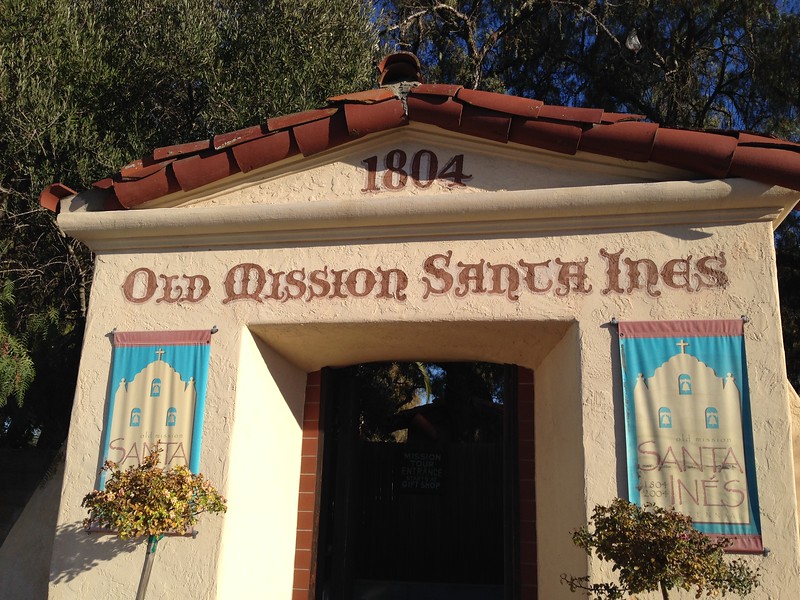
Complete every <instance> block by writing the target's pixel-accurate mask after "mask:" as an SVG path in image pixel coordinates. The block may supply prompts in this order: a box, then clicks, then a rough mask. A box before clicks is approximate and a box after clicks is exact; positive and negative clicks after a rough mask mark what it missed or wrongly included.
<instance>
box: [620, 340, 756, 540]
mask: <svg viewBox="0 0 800 600" xmlns="http://www.w3.org/2000/svg"><path fill="white" fill-rule="evenodd" d="M676 345H677V346H678V348H679V352H678V353H677V354H675V355H674V356H673V357H672V358H670V359H669V360H668V361H667V362H665V363H664V364H662V365H661V366H660V367H658V368H657V369H656V370H655V372H654V373H653V375H652V377H650V378H649V379H645V378H644V376H643V375H642V374H641V373H640V374H639V377H638V380H637V382H636V386H635V388H634V403H635V410H636V437H637V449H638V472H639V490H640V498H641V502H642V503H646V502H652V503H654V504H656V505H658V506H663V507H668V506H674V507H675V508H676V509H677V510H679V511H680V512H683V513H685V514H688V515H690V516H691V517H692V519H693V520H694V521H695V522H696V523H712V524H713V523H737V524H745V523H748V522H749V520H750V516H749V514H750V511H749V505H748V497H749V495H748V490H747V474H746V472H745V452H744V443H743V436H742V411H741V392H740V390H739V388H738V387H737V384H736V381H735V380H734V377H733V375H731V374H730V373H726V374H725V375H724V376H722V377H718V376H717V374H716V373H715V372H714V370H713V369H712V368H711V367H709V366H708V365H706V364H705V363H703V362H702V361H701V360H699V359H698V358H697V357H695V356H693V355H692V354H691V353H690V350H691V344H690V343H689V342H687V341H686V340H681V341H680V342H678V343H677V344H676Z"/></svg>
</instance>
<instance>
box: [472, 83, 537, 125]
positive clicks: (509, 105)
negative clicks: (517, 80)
mask: <svg viewBox="0 0 800 600" xmlns="http://www.w3.org/2000/svg"><path fill="white" fill-rule="evenodd" d="M456 99H457V100H459V101H461V102H464V103H466V104H472V105H473V106H479V107H481V108H488V109H490V110H495V111H497V112H503V113H508V114H511V115H516V116H519V117H527V118H529V119H535V118H536V117H538V116H539V110H540V109H541V108H542V106H543V105H544V102H542V101H541V100H531V99H530V98H521V97H520V96H508V95H506V94H493V93H491V92H482V91H480V90H470V89H467V88H461V89H460V90H458V93H457V94H456Z"/></svg>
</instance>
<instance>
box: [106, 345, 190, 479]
mask: <svg viewBox="0 0 800 600" xmlns="http://www.w3.org/2000/svg"><path fill="white" fill-rule="evenodd" d="M163 354H164V350H163V349H161V348H159V349H158V350H156V351H155V355H156V356H155V360H153V361H152V362H150V363H149V364H148V365H147V366H146V367H145V368H144V369H143V370H141V371H139V372H138V373H137V374H136V375H135V376H134V377H133V379H132V380H131V381H126V380H125V379H124V378H123V379H121V380H120V382H119V387H118V388H117V392H116V395H115V396H114V415H113V420H112V431H111V441H110V443H109V448H108V454H107V456H108V459H109V460H112V461H114V462H117V463H119V465H120V466H121V467H123V468H125V467H128V466H130V465H134V464H138V463H139V462H140V461H141V460H142V459H143V458H144V457H145V456H147V455H148V454H149V453H150V451H151V449H152V448H153V447H154V446H155V445H156V444H157V443H159V442H160V445H161V448H162V450H163V453H162V455H161V461H162V462H163V463H165V464H166V465H167V466H175V465H188V464H189V457H190V455H191V444H192V430H193V427H194V416H195V404H196V402H197V389H196V387H195V381H194V378H193V377H190V378H189V381H188V382H187V381H184V380H183V379H182V378H181V375H180V373H178V372H177V371H176V370H175V369H174V368H173V367H172V365H170V364H169V363H167V362H165V361H164V360H163Z"/></svg>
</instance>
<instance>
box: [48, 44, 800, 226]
mask: <svg viewBox="0 0 800 600" xmlns="http://www.w3.org/2000/svg"><path fill="white" fill-rule="evenodd" d="M412 60H413V61H414V62H416V64H417V69H416V73H417V74H418V72H419V69H418V64H419V63H418V62H417V59H416V57H413V55H406V54H404V53H400V54H394V55H390V56H388V57H386V58H385V59H384V60H383V62H382V63H381V70H382V73H381V78H380V80H381V82H383V83H384V85H383V86H382V87H379V88H377V89H373V90H367V91H362V92H355V93H352V94H344V95H341V96H335V97H333V98H329V99H328V102H327V106H325V107H324V108H320V109H316V110H310V111H306V112H301V113H295V114H291V115H286V116H282V117H276V118H272V119H269V120H268V121H267V122H266V123H264V124H261V125H256V126H253V127H248V128H245V129H240V130H238V131H232V132H230V133H225V134H222V135H217V136H214V137H213V138H212V139H208V140H201V141H197V142H190V143H187V144H179V145H176V146H167V147H165V148H157V149H156V150H155V151H154V152H153V154H152V156H148V157H145V158H143V159H141V160H137V161H134V162H132V163H131V164H129V165H126V166H125V167H123V168H122V169H121V170H120V171H119V172H118V173H115V174H114V175H112V176H111V177H108V178H106V179H102V180H100V181H97V182H95V183H94V184H93V188H95V189H99V190H104V191H105V200H104V209H105V210H118V209H129V208H134V207H136V206H139V205H141V204H143V203H145V202H148V201H150V200H155V199H157V198H161V197H163V196H166V195H168V194H172V193H175V192H179V191H181V190H183V191H186V192H188V191H191V190H194V189H197V188H200V187H202V186H204V185H207V184H210V183H213V182H215V181H218V180H220V179H223V178H225V177H228V176H230V175H233V174H235V173H239V172H245V173H246V172H248V171H251V170H253V169H257V168H259V167H264V166H266V165H270V164H272V163H276V162H278V161H281V160H283V159H286V158H289V157H291V156H295V155H298V154H302V155H303V156H312V155H314V154H318V153H320V152H323V151H325V150H328V149H330V148H334V147H337V146H341V145H342V144H347V143H350V142H353V141H355V140H357V139H359V138H361V137H363V136H365V135H368V134H372V133H378V132H383V131H387V130H390V129H393V128H396V127H403V126H405V125H408V124H409V123H412V122H414V123H426V124H428V125H434V126H436V127H441V128H442V129H446V130H450V131H456V132H459V133H462V134H466V135H470V136H475V137H477V138H483V139H487V140H492V141H495V142H501V143H508V142H513V143H517V144H522V145H523V146H529V147H532V148H540V149H544V150H550V151H552V152H558V153H562V154H567V155H574V154H575V153H576V152H578V151H582V152H590V153H593V154H600V155H603V156H607V157H611V158H618V159H624V160H630V161H638V162H648V161H649V162H654V163H659V164H662V165H668V166H671V167H677V168H680V169H685V170H687V171H689V172H692V173H696V174H697V176H698V178H702V179H725V178H732V177H743V178H746V179H751V180H754V181H758V182H761V183H766V184H770V185H779V186H782V187H786V188H790V189H794V190H800V144H795V143H792V142H787V141H783V140H780V139H776V138H773V137H768V136H763V135H754V134H751V133H746V132H741V131H711V130H705V131H698V130H688V129H676V128H670V127H661V126H659V125H658V124H657V123H650V122H647V121H645V120H644V119H643V117H642V116H640V115H631V114H620V113H608V112H605V111H603V110H602V109H599V108H573V107H567V106H550V105H546V104H544V103H543V102H541V101H539V100H533V99H529V98H522V97H518V96H509V95H505V94H498V93H492V92H484V91H478V90H472V89H467V88H464V87H462V86H459V85H448V84H424V83H419V82H418V81H417V82H408V81H403V80H400V81H399V82H396V81H397V80H396V79H394V78H392V76H391V73H390V71H391V70H392V69H394V70H395V72H397V71H398V69H399V71H400V72H401V73H402V74H403V75H406V74H407V73H409V71H410V72H412V73H413V72H414V68H413V67H412V68H411V69H409V63H411V61H412ZM74 193H75V192H74V191H73V190H71V189H69V188H68V187H66V186H64V185H62V184H59V183H56V184H52V185H50V186H48V187H47V188H45V189H44V191H42V193H41V195H40V198H39V201H40V203H41V205H42V206H44V207H46V208H49V209H50V210H53V211H57V210H58V206H59V200H60V199H61V198H64V197H66V196H69V195H72V194H74Z"/></svg>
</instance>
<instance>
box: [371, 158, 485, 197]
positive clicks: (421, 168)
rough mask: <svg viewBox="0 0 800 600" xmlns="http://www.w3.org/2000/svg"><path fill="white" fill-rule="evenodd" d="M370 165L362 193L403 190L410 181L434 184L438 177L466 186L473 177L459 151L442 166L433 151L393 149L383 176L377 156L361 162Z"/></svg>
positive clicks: (420, 184)
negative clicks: (465, 166)
mask: <svg viewBox="0 0 800 600" xmlns="http://www.w3.org/2000/svg"><path fill="white" fill-rule="evenodd" d="M361 162H362V163H363V164H364V165H366V167H367V181H366V185H365V186H364V187H363V188H361V191H362V192H380V191H381V190H401V189H403V188H405V187H406V185H407V184H408V180H409V178H410V179H411V183H412V184H413V185H414V186H415V187H417V188H420V189H425V188H428V187H430V186H431V184H432V183H433V182H434V180H436V179H445V180H449V183H448V185H451V186H464V185H466V184H465V183H464V182H465V181H469V180H470V179H472V175H467V174H466V173H464V155H463V154H456V155H455V156H453V157H452V158H451V159H450V160H448V161H447V163H446V164H445V165H444V166H443V167H442V168H441V169H439V158H438V157H437V156H436V153H435V152H433V151H432V150H418V151H417V152H415V153H414V155H413V156H412V157H411V162H410V164H409V160H408V155H407V154H406V153H405V152H404V151H403V150H399V149H397V150H391V151H390V152H389V153H388V154H387V155H386V156H385V157H384V158H383V165H381V166H382V167H383V169H382V170H383V176H382V177H380V178H379V177H378V156H370V157H369V158H365V159H364V160H362V161H361Z"/></svg>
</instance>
